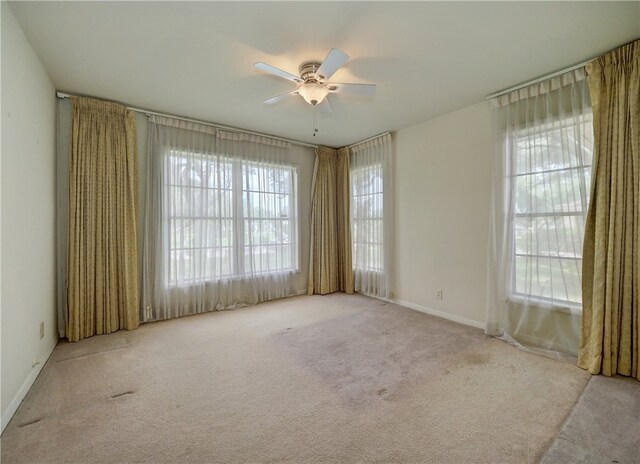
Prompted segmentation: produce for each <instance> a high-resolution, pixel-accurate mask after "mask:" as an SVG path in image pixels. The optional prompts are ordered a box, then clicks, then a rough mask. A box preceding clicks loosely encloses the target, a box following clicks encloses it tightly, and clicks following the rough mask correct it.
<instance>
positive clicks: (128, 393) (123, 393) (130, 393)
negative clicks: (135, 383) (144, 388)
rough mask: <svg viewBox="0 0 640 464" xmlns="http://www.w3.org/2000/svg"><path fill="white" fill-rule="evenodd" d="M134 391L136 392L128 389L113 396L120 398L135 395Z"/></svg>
mask: <svg viewBox="0 0 640 464" xmlns="http://www.w3.org/2000/svg"><path fill="white" fill-rule="evenodd" d="M134 393H135V391H133V390H129V391H126V392H122V393H116V394H115V395H111V398H120V397H121V396H125V395H133V394H134Z"/></svg>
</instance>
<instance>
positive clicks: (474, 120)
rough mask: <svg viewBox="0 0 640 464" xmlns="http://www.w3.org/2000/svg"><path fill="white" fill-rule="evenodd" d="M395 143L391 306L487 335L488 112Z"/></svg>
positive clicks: (458, 115)
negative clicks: (477, 329) (396, 304)
mask: <svg viewBox="0 0 640 464" xmlns="http://www.w3.org/2000/svg"><path fill="white" fill-rule="evenodd" d="M394 143H395V177H394V179H395V192H394V193H395V201H394V202H395V212H394V213H395V220H396V228H395V262H394V276H393V281H394V299H395V300H397V301H398V302H399V303H400V304H403V305H405V306H409V307H413V308H415V309H419V310H424V311H427V312H431V313H433V314H437V315H440V316H443V317H447V318H449V319H452V320H457V321H459V322H463V323H467V324H471V325H475V326H478V327H484V321H485V311H486V286H487V285H486V282H487V278H486V276H487V238H488V234H489V204H490V195H491V166H492V159H493V154H494V143H493V129H492V116H491V108H490V105H489V103H486V102H482V103H478V104H476V105H473V106H469V107H467V108H463V109H461V110H458V111H455V112H453V113H449V114H446V115H444V116H441V117H439V118H435V119H431V120H429V121H426V122H423V123H421V124H418V125H415V126H412V127H409V128H406V129H401V130H399V131H398V132H397V133H396V134H394ZM437 290H442V291H443V299H442V300H438V299H436V292H437Z"/></svg>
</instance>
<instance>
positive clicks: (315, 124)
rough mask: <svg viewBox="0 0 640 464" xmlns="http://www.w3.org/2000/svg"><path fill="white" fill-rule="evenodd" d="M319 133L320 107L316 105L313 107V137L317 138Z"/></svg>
mask: <svg viewBox="0 0 640 464" xmlns="http://www.w3.org/2000/svg"><path fill="white" fill-rule="evenodd" d="M317 133H318V107H317V106H316V105H314V106H313V136H314V137H315V136H316V134H317Z"/></svg>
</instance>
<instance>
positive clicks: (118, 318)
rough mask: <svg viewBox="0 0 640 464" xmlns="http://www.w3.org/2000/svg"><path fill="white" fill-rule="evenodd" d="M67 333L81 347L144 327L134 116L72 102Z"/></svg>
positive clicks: (113, 107) (110, 106)
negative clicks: (85, 342)
mask: <svg viewBox="0 0 640 464" xmlns="http://www.w3.org/2000/svg"><path fill="white" fill-rule="evenodd" d="M71 102H72V128H71V130H72V133H71V153H70V157H69V213H68V237H69V238H68V258H67V285H66V294H67V298H66V314H65V329H66V330H65V331H66V336H67V338H68V339H69V341H72V342H75V341H78V340H81V339H83V338H85V337H89V336H91V335H94V334H106V333H110V332H114V331H116V330H119V329H127V330H131V329H135V328H136V327H138V325H139V291H138V251H137V246H138V245H137V244H138V156H137V146H136V124H135V118H134V114H133V113H132V112H131V111H128V110H127V109H126V108H125V107H124V106H122V105H119V104H116V103H112V102H106V101H100V100H94V99H90V98H80V97H72V99H71Z"/></svg>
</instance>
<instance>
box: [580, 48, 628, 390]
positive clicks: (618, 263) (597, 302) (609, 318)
mask: <svg viewBox="0 0 640 464" xmlns="http://www.w3.org/2000/svg"><path fill="white" fill-rule="evenodd" d="M587 72H588V77H587V80H588V82H589V89H590V93H591V101H592V104H593V114H594V136H595V152H594V167H593V183H592V199H591V205H590V207H589V212H588V215H587V223H586V227H585V241H584V261H583V280H582V298H583V306H584V312H583V320H582V339H581V345H580V351H579V357H578V365H579V366H580V367H582V368H583V369H586V370H588V371H589V372H591V373H592V374H598V373H602V374H604V375H607V376H612V375H616V374H622V375H626V376H631V377H634V378H636V379H640V377H639V374H640V341H639V338H640V334H639V332H640V40H637V41H635V42H633V43H631V44H628V45H625V46H623V47H620V48H618V49H616V50H614V51H612V52H610V53H607V54H605V55H603V56H601V57H600V58H597V59H596V60H594V61H592V62H591V63H589V64H588V65H587Z"/></svg>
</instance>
